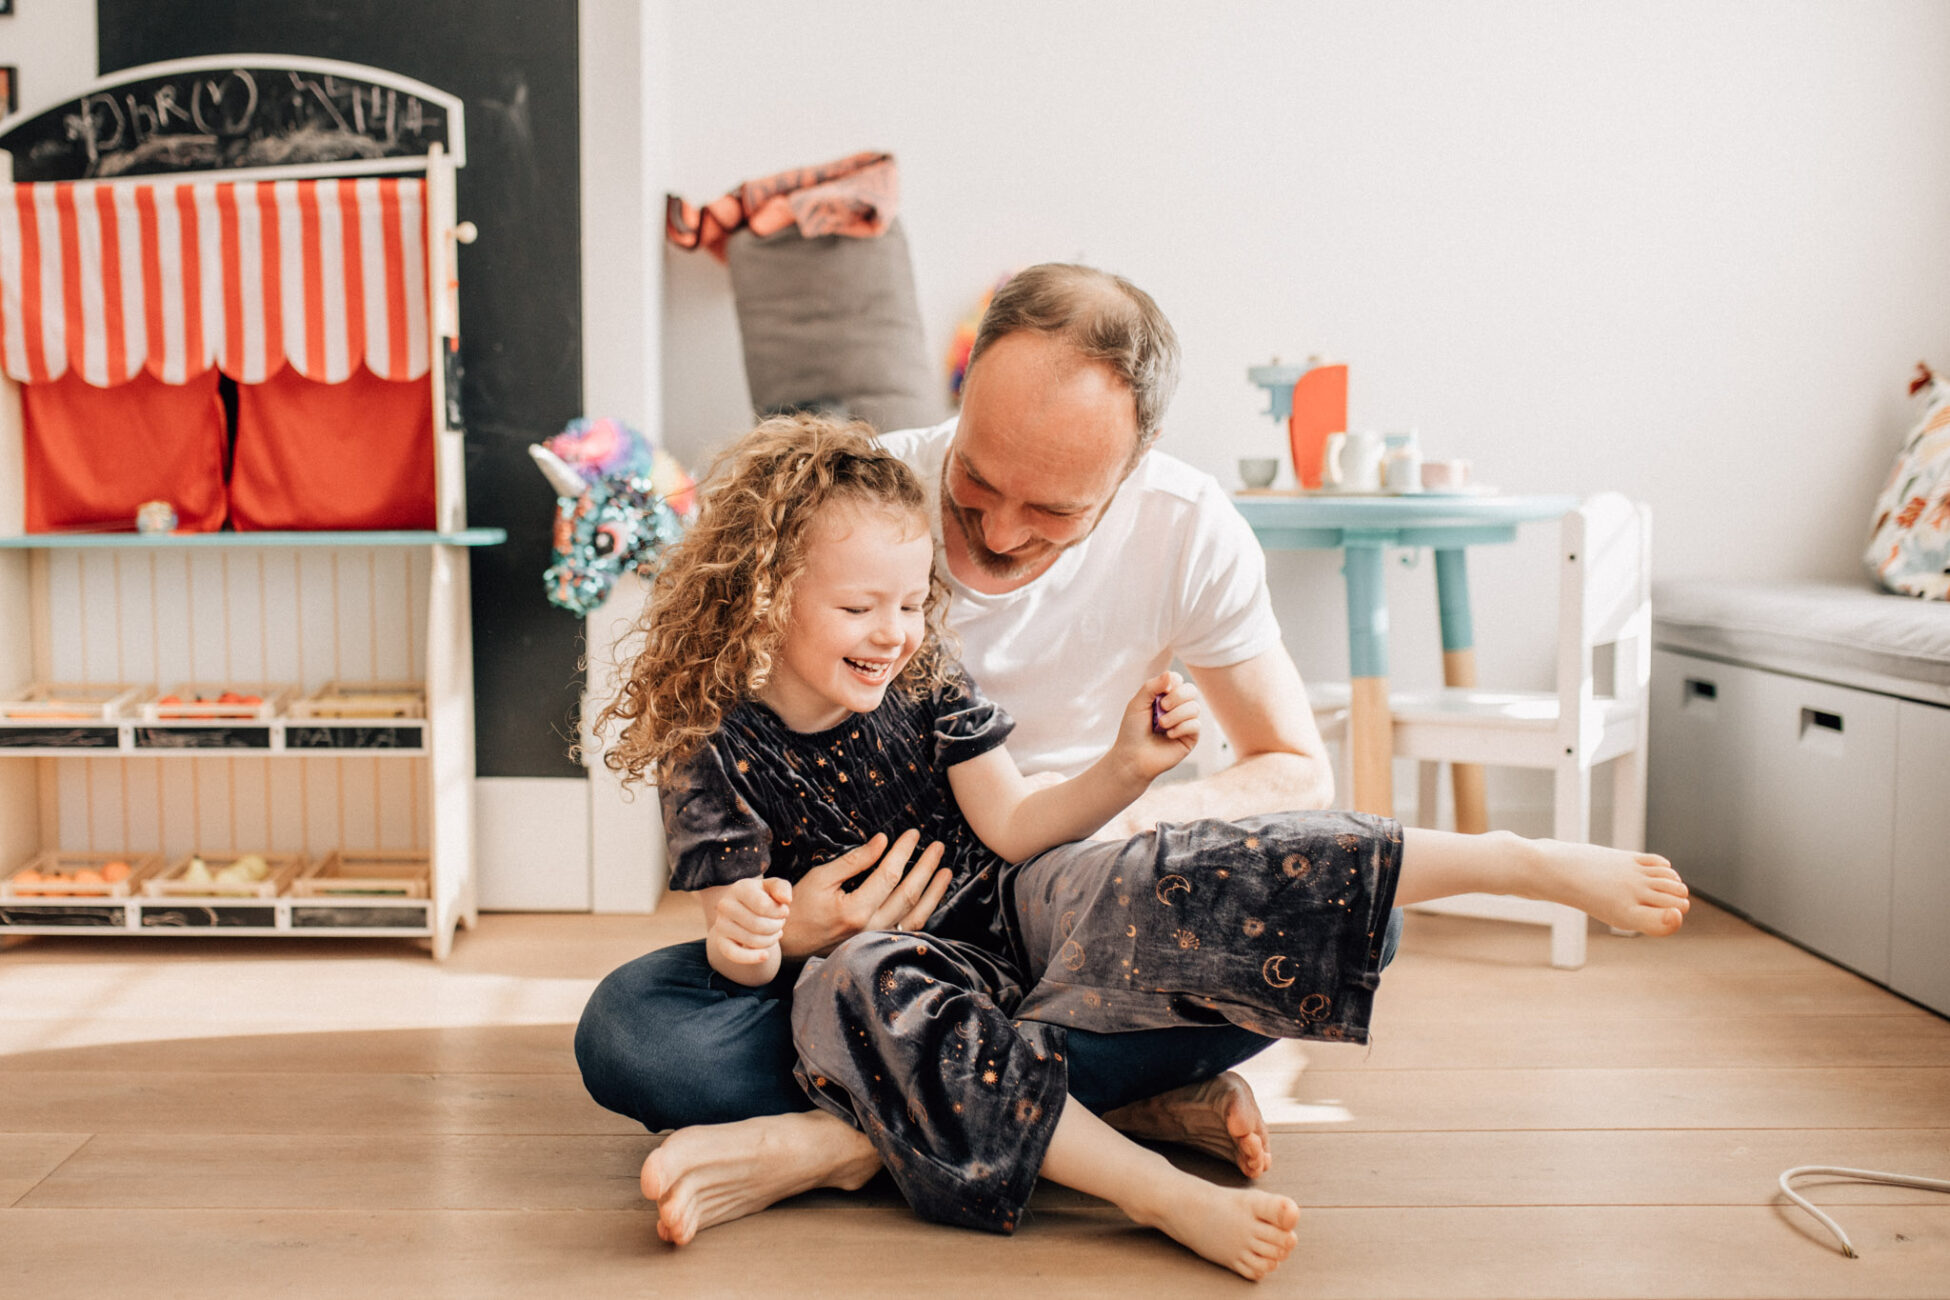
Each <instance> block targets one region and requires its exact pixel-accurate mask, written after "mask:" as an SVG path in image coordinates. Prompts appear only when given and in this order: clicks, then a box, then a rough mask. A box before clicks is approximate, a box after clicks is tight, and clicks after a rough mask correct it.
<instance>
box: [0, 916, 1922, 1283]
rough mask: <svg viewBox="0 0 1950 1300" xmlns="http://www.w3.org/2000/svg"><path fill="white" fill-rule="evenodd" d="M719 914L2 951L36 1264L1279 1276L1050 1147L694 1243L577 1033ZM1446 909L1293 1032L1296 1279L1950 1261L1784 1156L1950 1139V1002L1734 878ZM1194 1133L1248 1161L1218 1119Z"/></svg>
mask: <svg viewBox="0 0 1950 1300" xmlns="http://www.w3.org/2000/svg"><path fill="white" fill-rule="evenodd" d="M696 931H697V918H696V912H695V910H694V907H693V905H692V904H691V903H690V902H689V901H688V900H683V899H679V900H677V901H675V902H672V903H670V904H667V905H666V907H665V909H664V910H663V912H662V913H660V914H659V915H658V916H656V917H654V918H649V919H642V918H615V917H587V916H576V917H563V916H557V917H546V916H491V917H486V918H484V919H483V922H482V924H481V927H480V928H479V929H478V930H476V931H474V932H473V933H471V934H463V935H462V936H461V937H460V940H459V942H458V944H457V946H456V948H455V952H454V956H453V958H452V959H451V960H450V961H449V962H447V963H446V964H445V965H444V966H436V965H434V963H433V962H432V961H431V960H430V959H429V958H428V957H426V956H425V955H424V953H423V952H421V951H420V950H418V949H415V948H414V947H412V946H411V945H409V944H403V943H385V942H373V943H353V942H338V943H331V942H319V943H309V942H305V941H295V940H294V941H248V940H244V941H220V942H195V941H189V940H143V939H136V940H122V941H114V940H100V939H97V940H85V939H66V938H63V939H29V940H16V941H13V942H12V943H11V944H9V945H8V946H7V947H6V948H5V950H4V951H0V1207H4V1208H0V1277H5V1278H6V1279H7V1283H6V1285H0V1292H4V1293H5V1294H7V1295H9V1296H13V1295H19V1296H22V1297H30V1296H31V1297H37V1298H49V1300H51V1298H52V1297H65V1296H84V1297H97V1296H108V1295H128V1296H143V1297H152V1296H176V1295H181V1296H196V1297H205V1296H232V1295H235V1296H246V1295H248V1296H253V1297H255V1296H263V1295H278V1296H306V1295H333V1296H351V1295H356V1296H377V1295H414V1296H433V1295H454V1296H467V1297H481V1296H499V1295H511V1296H513V1295H519V1296H574V1297H595V1296H607V1295H659V1296H685V1297H717V1296H741V1295H750V1296H763V1297H767V1298H768V1300H780V1298H782V1297H795V1296H813V1295H819V1296H840V1297H847V1298H849V1300H866V1298H868V1297H875V1296H902V1297H912V1296H916V1295H920V1296H951V1295H962V1294H966V1295H982V1296H1000V1297H1005V1298H1007V1297H1013V1296H1021V1297H1031V1296H1050V1297H1061V1298H1064V1300H1067V1298H1068V1297H1078V1296H1099V1295H1101V1296H1117V1297H1120V1298H1129V1297H1149V1296H1161V1295H1172V1296H1175V1295H1208V1294H1209V1295H1224V1294H1233V1293H1238V1294H1245V1293H1247V1292H1248V1291H1250V1290H1251V1287H1250V1284H1248V1283H1245V1282H1241V1281H1238V1280H1237V1279H1234V1278H1232V1277H1231V1276H1230V1275H1229V1274H1223V1273H1221V1272H1219V1271H1218V1270H1216V1269H1213V1268H1211V1267H1210V1266H1208V1265H1205V1264H1203V1263H1201V1262H1199V1261H1198V1260H1196V1259H1195V1258H1193V1257H1192V1256H1190V1255H1188V1254H1186V1253H1185V1252H1183V1251H1181V1250H1180V1249H1178V1248H1177V1247H1176V1246H1174V1245H1172V1244H1171V1243H1170V1242H1168V1241H1167V1240H1165V1239H1164V1238H1162V1237H1160V1236H1158V1235H1156V1234H1153V1233H1149V1232H1145V1231H1142V1230H1139V1229H1137V1228H1135V1227H1133V1226H1131V1225H1130V1224H1128V1223H1127V1222H1125V1221H1123V1220H1122V1219H1121V1217H1120V1216H1119V1215H1118V1214H1117V1213H1116V1212H1115V1211H1112V1210H1111V1209H1109V1208H1108V1207H1106V1206H1104V1205H1102V1204H1101V1203H1098V1202H1094V1201H1090V1200H1088V1199H1087V1198H1084V1197H1081V1196H1078V1195H1076V1194H1073V1193H1070V1192H1068V1191H1066V1190H1064V1189H1061V1188H1052V1187H1047V1186H1046V1187H1044V1188H1043V1189H1042V1190H1041V1191H1040V1192H1039V1193H1038V1195H1037V1198H1036V1200H1035V1203H1034V1206H1033V1212H1032V1214H1031V1216H1030V1217H1029V1218H1028V1219H1027V1220H1026V1221H1025V1223H1024V1226H1023V1228H1022V1230H1021V1231H1020V1232H1019V1233H1018V1234H1017V1235H1016V1237H1014V1238H1013V1239H1007V1240H1005V1239H1002V1238H994V1237H986V1236H979V1235H975V1234H972V1233H967V1232H961V1231H956V1230H952V1229H946V1228H939V1227H933V1226H930V1225H927V1224H924V1223H921V1222H919V1221H917V1220H916V1219H914V1218H913V1217H912V1216H910V1215H909V1214H908V1213H907V1211H906V1209H905V1208H904V1207H903V1206H902V1204H901V1202H900V1201H899V1199H898V1197H897V1196H896V1195H895V1193H894V1191H893V1189H892V1186H891V1184H888V1183H886V1182H885V1180H882V1181H879V1182H876V1183H875V1184H873V1185H872V1186H870V1187H869V1188H868V1189H867V1190H866V1191H865V1192H863V1193H860V1194H857V1195H852V1196H845V1195H839V1194H825V1193H821V1194H814V1195H810V1196H806V1197H801V1198H799V1199H797V1200H794V1201H792V1202H789V1203H787V1204H785V1205H783V1206H781V1207H779V1208H777V1209H775V1210H773V1211H771V1212H769V1213H767V1214H764V1215H761V1216H759V1217H757V1218H754V1219H748V1220H745V1221H743V1222H740V1223H737V1224H733V1225H729V1226H726V1227H722V1228H719V1229H716V1230H713V1231H711V1232H709V1233H706V1234H705V1235H704V1237H702V1238H701V1239H700V1240H699V1241H698V1242H697V1243H696V1244H694V1245H693V1246H691V1247H689V1248H687V1249H685V1250H682V1251H673V1250H671V1249H669V1248H667V1247H665V1246H663V1245H661V1244H660V1243H659V1242H658V1241H657V1239H656V1237H655V1236H654V1234H653V1231H652V1224H653V1216H652V1213H651V1211H650V1209H649V1207H648V1206H646V1205H645V1203H644V1202H643V1201H642V1200H641V1199H640V1197H639V1195H638V1192H637V1170H638V1167H639V1165H640V1164H641V1163H642V1161H643V1157H644V1155H645V1153H646V1152H647V1151H648V1150H649V1149H650V1147H651V1145H652V1144H653V1142H654V1139H653V1138H650V1137H648V1136H646V1135H645V1134H643V1133H642V1132H640V1131H639V1132H632V1131H631V1126H630V1125H629V1124H628V1123H626V1122H624V1121H622V1120H620V1119H618V1118H616V1117H614V1116H612V1115H609V1114H608V1113H606V1112H604V1111H602V1110H600V1109H598V1108H597V1107H596V1106H595V1105H594V1104H593V1103H592V1102H590V1101H589V1100H588V1098H587V1097H586V1096H585V1095H584V1093H583V1091H582V1087H581V1084H580V1082H579V1080H578V1078H577V1076H576V1074H575V1067H574V1062H573V1060H572V1059H571V1054H570V1036H571V1030H572V1025H573V1022H574V1019H575V1016H576V1013H577V1012H578V1010H579V1009H580V1007H581V1005H582V1000H583V999H584V997H586V996H587V993H588V990H589V989H590V987H591V986H592V984H593V983H594V981H595V979H596V978H597V977H599V976H600V975H601V974H602V973H603V972H604V971H606V970H608V969H609V968H610V967H612V966H614V965H616V964H618V963H620V962H621V961H623V960H625V959H627V958H629V957H631V956H634V955H636V954H637V953H639V952H641V951H644V950H646V949H648V948H650V947H652V946H655V945H657V944H661V943H664V942H669V941H672V940H675V939H679V938H686V937H690V936H691V935H693V934H694V933H696ZM1546 944H1547V939H1546V937H1545V933H1544V931H1542V930H1541V929H1533V928H1529V927H1517V926H1508V925H1499V924H1495V923H1491V922H1482V921H1466V920H1459V919H1454V918H1447V917H1420V916H1417V917H1411V918H1410V925H1409V932H1408V939H1407V943H1406V945H1405V947H1404V949H1403V952H1402V955H1401V957H1400V959H1399V960H1398V961H1397V963H1396V964H1395V966H1394V967H1393V968H1391V970H1390V971H1389V973H1388V975H1387V978H1386V980H1385V981H1384V986H1383V992H1382V996H1381V1000H1380V1007H1379V1009H1378V1011H1377V1014H1376V1045H1375V1046H1374V1048H1373V1049H1372V1051H1367V1052H1364V1051H1363V1050H1362V1049H1359V1048H1353V1047H1343V1046H1332V1047H1310V1048H1308V1049H1307V1050H1306V1052H1305V1053H1304V1055H1302V1054H1300V1053H1298V1052H1295V1051H1293V1050H1290V1049H1286V1048H1282V1049H1276V1052H1275V1053H1273V1054H1269V1056H1268V1057H1267V1058H1263V1059H1262V1061H1261V1062H1259V1063H1257V1064H1256V1067H1255V1069H1254V1071H1253V1075H1254V1081H1255V1086H1256V1087H1257V1088H1258V1089H1259V1091H1260V1092H1261V1094H1262V1096H1263V1097H1264V1098H1265V1099H1266V1101H1267V1103H1268V1106H1269V1109H1270V1110H1272V1111H1273V1112H1274V1114H1275V1118H1276V1120H1277V1121H1278V1127H1279V1130H1280V1131H1279V1132H1278V1133H1277V1134H1276V1136H1275V1138H1274V1152H1275V1166H1274V1170H1273V1173H1272V1174H1271V1175H1270V1176H1269V1177H1268V1178H1267V1179H1266V1180H1265V1182H1266V1184H1267V1185H1268V1186H1271V1187H1274V1188H1276V1189H1278V1190H1280V1191H1282V1192H1284V1193H1286V1194H1287V1195H1290V1196H1292V1197H1293V1198H1294V1199H1295V1200H1297V1201H1299V1202H1300V1204H1301V1205H1302V1207H1303V1209H1304V1214H1303V1217H1302V1220H1301V1227H1300V1234H1301V1245H1300V1250H1299V1252H1298V1253H1297V1254H1296V1255H1295V1256H1294V1257H1293V1259H1292V1260H1290V1261H1289V1262H1288V1263H1287V1265H1286V1266H1285V1267H1284V1268H1283V1269H1282V1270H1281V1271H1280V1272H1279V1273H1277V1274H1275V1275H1274V1277H1273V1278H1272V1279H1271V1280H1270V1281H1268V1282H1266V1283H1264V1284H1262V1285H1261V1287H1260V1289H1259V1291H1258V1294H1260V1295H1282V1296H1285V1295H1291V1296H1309V1297H1312V1296H1322V1297H1327V1296H1387V1297H1398V1296H1425V1297H1441V1296H1481V1297H1530V1296H1555V1297H1572V1296H1757V1297H1758V1296H1765V1297H1801V1296H1833V1297H1851V1298H1854V1297H1874V1296H1929V1297H1944V1296H1950V1196H1941V1195H1933V1194H1931V1193H1928V1192H1923V1191H1910V1190H1902V1189H1895V1188H1884V1187H1870V1186H1862V1185H1850V1184H1829V1185H1818V1186H1817V1187H1816V1189H1815V1192H1814V1196H1815V1199H1816V1201H1817V1202H1818V1203H1821V1204H1825V1205H1828V1206H1832V1207H1834V1210H1833V1212H1834V1213H1835V1214H1836V1216H1837V1217H1838V1218H1839V1219H1840V1221H1841V1222H1842V1225H1843V1226H1844V1227H1845V1228H1847V1229H1848V1231H1849V1232H1850V1233H1851V1234H1852V1235H1853V1237H1854V1238H1855V1241H1856V1244H1857V1247H1858V1248H1859V1249H1860V1250H1861V1252H1862V1257H1861V1258H1860V1259H1855V1260H1849V1259H1845V1258H1843V1257H1842V1256H1841V1255H1840V1254H1839V1252H1838V1251H1837V1250H1836V1248H1835V1247H1834V1245H1833V1244H1832V1242H1831V1241H1830V1240H1829V1239H1828V1238H1827V1237H1826V1236H1825V1235H1824V1234H1823V1233H1822V1231H1821V1229H1820V1228H1819V1227H1818V1225H1815V1224H1814V1223H1813V1222H1812V1221H1811V1220H1810V1219H1809V1218H1808V1217H1807V1216H1806V1215H1804V1214H1802V1213H1801V1212H1800V1211H1799V1210H1796V1209H1794V1208H1793V1207H1792V1206H1789V1205H1787V1203H1786V1202H1785V1201H1784V1199H1783V1198H1782V1197H1781V1196H1780V1195H1779V1194H1778V1192H1777V1191H1776V1188H1775V1178H1776V1177H1777V1175H1778V1174H1779V1173H1780V1172H1781V1170H1783V1169H1785V1168H1787V1167H1789V1166H1791V1165H1797V1164H1830V1165H1846V1166H1856V1167H1866V1168H1871V1169H1893V1170H1900V1171H1906V1172H1911V1173H1917V1174H1922V1175H1925V1176H1931V1177H1937V1178H1946V1177H1950V1023H1946V1021H1945V1020H1943V1019H1942V1018H1940V1017H1937V1016H1934V1015H1931V1014H1930V1013H1928V1012H1926V1011H1923V1010H1920V1009H1919V1008H1917V1007H1915V1006H1913V1005H1911V1004H1909V1003H1907V1002H1904V1001H1902V1000H1900V999H1898V998H1896V997H1893V996H1891V995H1890V994H1888V993H1885V992H1882V991H1881V990H1879V989H1877V988H1875V987H1874V986H1872V985H1870V984H1868V983H1865V982H1864V981H1862V980H1860V979H1857V978H1855V977H1854V976H1852V975H1849V974H1848V973H1846V972H1844V971H1842V970H1839V969H1837V968H1836V967H1833V966H1830V965H1828V964H1827V963H1825V962H1822V961H1820V960H1818V959H1816V958H1814V957H1811V956H1809V955H1807V954H1806V953H1803V952H1801V951H1800V950H1798V949H1796V948H1793V947H1791V946H1789V945H1788V944H1785V943H1782V942H1781V941H1779V940H1777V939H1773V938H1771V937H1769V936H1767V935H1765V934H1762V933H1760V932H1758V931H1756V930H1754V929H1752V928H1751V927H1749V926H1747V925H1745V924H1744V923H1742V922H1740V921H1738V920H1735V919H1733V918H1731V917H1729V916H1727V915H1726V914H1724V913H1721V912H1717V911H1715V910H1714V909H1712V908H1711V907H1707V906H1704V905H1702V906H1701V907H1698V908H1696V909H1695V910H1694V913H1693V918H1692V920H1691V921H1690V922H1689V924H1688V925H1687V927H1686V929H1685V931H1684V932H1683V933H1682V934H1681V935H1680V936H1679V937H1678V938H1676V939H1672V940H1667V941H1658V942H1655V941H1650V940H1629V939H1619V938H1614V937H1611V936H1607V935H1600V934H1597V933H1594V934H1593V936H1592V940H1591V959H1590V964H1589V965H1588V966H1586V968H1585V969H1583V970H1582V971H1577V972H1564V971H1553V970H1550V969H1549V968H1548V967H1547V966H1546V965H1545V964H1544V957H1545V951H1546ZM1183 1163H1185V1165H1186V1166H1187V1167H1188V1168H1194V1169H1197V1170H1199V1171H1200V1172H1202V1173H1205V1174H1206V1175H1208V1176H1210V1177H1214V1178H1219V1179H1224V1178H1226V1177H1227V1173H1226V1171H1225V1170H1224V1169H1222V1168H1221V1167H1220V1166H1218V1165H1217V1164H1214V1163H1212V1162H1210V1161H1206V1160H1204V1159H1202V1158H1200V1157H1196V1156H1189V1155H1188V1156H1186V1157H1184V1161H1183Z"/></svg>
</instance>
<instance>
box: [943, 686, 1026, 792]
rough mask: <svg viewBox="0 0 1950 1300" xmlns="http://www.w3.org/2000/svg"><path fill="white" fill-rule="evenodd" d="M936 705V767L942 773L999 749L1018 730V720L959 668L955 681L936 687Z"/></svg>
mask: <svg viewBox="0 0 1950 1300" xmlns="http://www.w3.org/2000/svg"><path fill="white" fill-rule="evenodd" d="M932 702H933V705H934V765H935V768H936V769H937V770H939V771H946V770H947V769H949V768H951V767H953V766H955V764H957V763H966V762H967V761H968V760H969V759H971V758H979V757H980V756H981V755H983V754H986V753H988V752H989V751H990V750H991V749H995V748H997V747H999V746H1000V745H1001V744H1002V742H1003V741H1005V740H1007V739H1008V738H1009V733H1010V732H1012V731H1014V730H1015V729H1016V720H1015V719H1014V718H1012V717H1010V716H1009V714H1008V711H1007V710H1005V709H1004V708H1003V707H1002V706H1001V705H1000V704H997V703H996V702H995V701H994V700H991V699H990V698H989V697H988V696H986V695H984V694H982V688H981V687H979V686H977V685H976V684H975V681H974V679H973V678H971V677H970V676H969V675H968V671H967V670H966V669H960V668H958V669H957V670H956V677H955V680H954V681H952V682H950V683H948V685H946V686H940V687H936V688H935V692H934V696H933V701H932Z"/></svg>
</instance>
